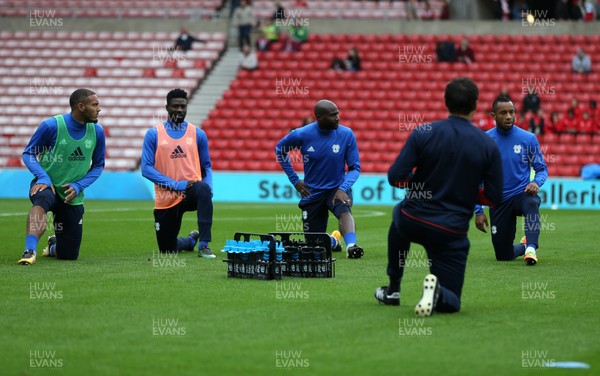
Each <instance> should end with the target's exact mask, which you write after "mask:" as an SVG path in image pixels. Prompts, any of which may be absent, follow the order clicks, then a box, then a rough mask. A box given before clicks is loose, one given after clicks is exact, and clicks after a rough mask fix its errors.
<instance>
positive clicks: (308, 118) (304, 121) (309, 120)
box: [301, 115, 315, 127]
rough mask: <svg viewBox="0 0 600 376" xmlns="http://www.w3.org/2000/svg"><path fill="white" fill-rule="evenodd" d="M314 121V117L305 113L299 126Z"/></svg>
mask: <svg viewBox="0 0 600 376" xmlns="http://www.w3.org/2000/svg"><path fill="white" fill-rule="evenodd" d="M314 122H315V119H314V118H313V117H312V116H311V115H306V116H305V117H304V119H302V125H301V127H303V126H305V125H307V124H310V123H314Z"/></svg>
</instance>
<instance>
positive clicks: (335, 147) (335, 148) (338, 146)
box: [331, 144, 340, 153]
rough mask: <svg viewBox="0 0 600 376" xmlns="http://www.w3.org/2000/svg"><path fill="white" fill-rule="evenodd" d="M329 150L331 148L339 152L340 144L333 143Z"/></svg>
mask: <svg viewBox="0 0 600 376" xmlns="http://www.w3.org/2000/svg"><path fill="white" fill-rule="evenodd" d="M331 150H333V152H334V153H339V152H340V145H338V144H334V145H332V146H331Z"/></svg>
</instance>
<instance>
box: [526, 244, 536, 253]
mask: <svg viewBox="0 0 600 376" xmlns="http://www.w3.org/2000/svg"><path fill="white" fill-rule="evenodd" d="M529 247H531V248H533V249H535V250H536V251H537V245H535V244H527V248H529Z"/></svg>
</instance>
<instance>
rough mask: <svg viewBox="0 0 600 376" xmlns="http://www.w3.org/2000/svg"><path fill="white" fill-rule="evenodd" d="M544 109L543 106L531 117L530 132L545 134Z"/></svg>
mask: <svg viewBox="0 0 600 376" xmlns="http://www.w3.org/2000/svg"><path fill="white" fill-rule="evenodd" d="M545 121H546V120H545V119H544V110H542V109H541V108H540V109H539V110H538V111H537V113H535V114H534V115H533V116H532V117H531V118H530V119H529V132H531V133H533V134H535V135H538V134H541V135H543V134H544V132H545V130H544V129H545V125H546V124H545Z"/></svg>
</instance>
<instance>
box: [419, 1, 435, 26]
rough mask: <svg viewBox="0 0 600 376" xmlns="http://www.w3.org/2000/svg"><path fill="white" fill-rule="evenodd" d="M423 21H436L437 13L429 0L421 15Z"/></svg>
mask: <svg viewBox="0 0 600 376" xmlns="http://www.w3.org/2000/svg"><path fill="white" fill-rule="evenodd" d="M421 19H422V20H423V21H433V20H435V12H434V11H433V8H432V7H431V4H430V3H429V0H425V8H424V9H423V14H421Z"/></svg>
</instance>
